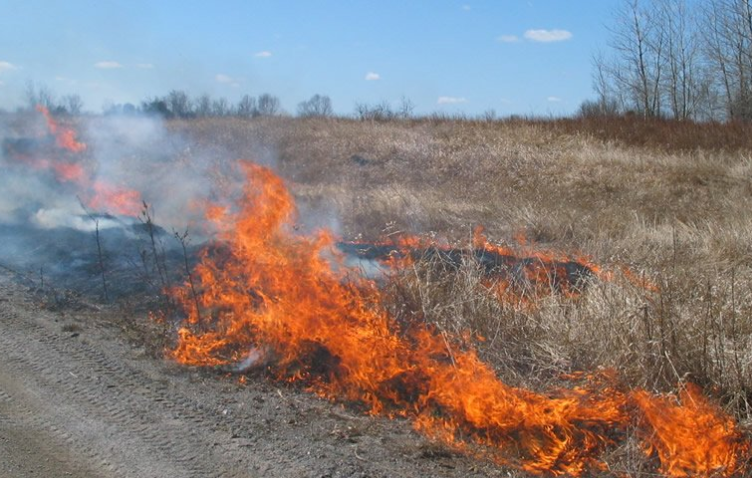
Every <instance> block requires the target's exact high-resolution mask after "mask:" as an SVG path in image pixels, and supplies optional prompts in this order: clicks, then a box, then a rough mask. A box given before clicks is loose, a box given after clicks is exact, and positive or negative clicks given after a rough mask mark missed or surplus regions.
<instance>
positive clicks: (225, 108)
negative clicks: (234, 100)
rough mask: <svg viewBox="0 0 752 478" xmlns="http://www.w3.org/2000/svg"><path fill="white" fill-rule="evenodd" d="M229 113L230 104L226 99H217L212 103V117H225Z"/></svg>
mask: <svg viewBox="0 0 752 478" xmlns="http://www.w3.org/2000/svg"><path fill="white" fill-rule="evenodd" d="M230 113H231V108H230V104H229V103H228V102H227V99H226V98H217V99H216V100H214V101H212V115H214V116H227V115H229V114H230Z"/></svg>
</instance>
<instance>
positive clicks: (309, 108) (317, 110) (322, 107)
mask: <svg viewBox="0 0 752 478" xmlns="http://www.w3.org/2000/svg"><path fill="white" fill-rule="evenodd" d="M332 114H333V112H332V100H331V99H330V98H329V97H328V96H326V95H318V94H316V95H313V96H312V97H311V98H310V99H309V100H307V101H301V102H300V103H298V116H301V117H303V118H311V117H323V118H326V117H329V116H332Z"/></svg>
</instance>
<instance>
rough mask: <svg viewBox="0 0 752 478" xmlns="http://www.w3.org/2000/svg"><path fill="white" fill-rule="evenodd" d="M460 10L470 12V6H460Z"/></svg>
mask: <svg viewBox="0 0 752 478" xmlns="http://www.w3.org/2000/svg"><path fill="white" fill-rule="evenodd" d="M462 9H463V10H465V11H466V12H467V11H470V10H471V7H470V5H462Z"/></svg>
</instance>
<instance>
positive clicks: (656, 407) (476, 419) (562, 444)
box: [169, 162, 749, 477]
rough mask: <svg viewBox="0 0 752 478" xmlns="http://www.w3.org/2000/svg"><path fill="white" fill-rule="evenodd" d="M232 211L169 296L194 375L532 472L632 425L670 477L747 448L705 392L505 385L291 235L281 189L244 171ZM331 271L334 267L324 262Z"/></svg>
mask: <svg viewBox="0 0 752 478" xmlns="http://www.w3.org/2000/svg"><path fill="white" fill-rule="evenodd" d="M241 167H242V169H243V171H244V173H245V174H246V175H247V177H248V181H247V184H246V186H245V188H244V191H243V196H242V198H241V200H240V201H238V203H237V205H236V206H235V207H218V206H211V207H209V208H208V211H209V213H208V217H209V218H210V219H211V220H212V221H213V222H214V223H215V224H216V227H217V229H218V230H219V231H220V232H219V241H218V242H217V243H216V244H214V245H213V246H211V247H210V248H207V249H206V250H205V251H204V253H203V256H202V259H201V262H200V263H199V264H198V266H197V267H196V269H195V271H194V274H193V276H192V277H191V280H190V281H188V283H186V284H185V286H182V287H179V288H176V289H175V290H174V291H173V295H174V296H175V297H176V299H177V300H178V301H179V302H180V303H181V304H182V306H183V308H184V310H185V311H186V314H187V318H186V320H185V323H184V324H183V326H182V327H181V328H180V329H179V337H178V342H177V345H176V347H175V348H174V349H172V350H170V351H169V355H170V356H171V357H173V358H174V359H176V360H177V361H179V362H181V363H184V364H189V365H197V366H215V365H223V364H233V363H236V362H241V361H243V360H244V359H245V360H246V361H250V360H259V359H260V357H263V359H264V361H265V362H266V363H268V364H270V370H272V371H273V372H274V373H276V374H277V375H278V376H279V378H280V379H283V380H300V381H302V382H303V383H305V384H307V385H308V386H309V388H310V389H311V390H313V391H315V392H316V393H318V394H320V395H322V396H325V397H328V398H332V399H338V400H343V401H348V402H354V403H360V404H363V405H365V406H366V407H367V408H368V410H369V411H370V413H373V414H384V415H387V416H403V417H408V418H411V419H412V420H413V421H414V424H415V426H416V428H417V429H419V430H421V431H423V432H424V433H426V434H427V435H429V436H431V437H433V438H435V439H439V440H443V441H445V442H446V443H448V444H450V445H451V446H454V447H457V448H460V449H465V450H467V451H468V452H471V453H478V454H483V455H485V456H489V457H490V458H492V459H494V460H496V461H497V462H499V463H502V464H506V465H510V466H513V467H517V468H520V469H523V470H527V471H529V472H533V473H550V474H554V475H570V476H581V475H583V474H585V473H588V472H591V471H592V472H594V471H598V470H605V469H607V468H608V465H607V463H605V462H604V461H603V460H602V459H601V455H602V452H604V451H605V450H606V449H608V448H610V447H614V446H618V444H619V443H620V442H621V441H622V440H624V438H625V436H626V434H627V432H628V430H629V429H630V428H632V427H633V426H634V424H635V423H639V425H638V426H639V429H640V430H641V435H640V436H641V437H643V438H642V439H643V449H644V450H645V453H646V454H648V455H649V456H650V457H654V458H655V459H657V460H659V463H660V464H659V466H660V470H661V472H662V473H665V474H666V475H667V476H676V477H684V476H731V475H733V474H734V473H737V472H740V471H742V469H743V466H744V465H743V464H744V459H745V458H746V456H747V454H748V451H749V447H748V444H747V443H746V442H745V441H744V440H743V438H742V435H741V433H740V432H739V430H738V429H737V427H736V426H735V424H734V422H733V420H731V419H730V418H729V417H727V416H725V415H724V414H723V413H722V412H721V411H719V410H718V409H716V408H715V407H714V406H713V405H712V404H710V403H709V402H708V401H707V400H705V399H704V398H703V397H702V396H701V395H699V394H697V393H692V392H685V394H684V395H682V397H681V399H682V400H681V404H680V403H678V402H676V401H675V400H671V399H669V398H666V397H660V396H654V395H652V394H650V393H648V392H646V391H643V390H635V391H626V390H624V389H622V388H621V387H619V386H618V385H617V384H618V381H617V379H616V378H615V377H614V376H611V375H609V374H600V375H597V376H590V377H588V376H583V377H582V378H580V380H579V382H578V383H579V385H577V386H574V387H573V388H571V389H556V390H552V391H549V392H547V393H544V394H541V393H536V392H533V391H530V390H525V389H522V388H515V387H510V386H508V385H506V384H504V383H502V382H501V381H500V380H499V379H498V378H497V377H496V375H495V373H494V371H493V370H492V368H491V367H490V366H489V365H488V364H486V363H484V362H482V361H481V360H480V359H479V357H478V355H477V354H476V352H475V351H474V350H472V349H468V348H466V347H465V348H462V347H460V346H458V345H456V344H457V343H459V341H455V340H454V339H453V338H452V337H451V336H448V335H447V334H442V333H438V332H437V331H435V330H433V329H432V328H430V327H428V326H426V325H424V324H402V323H398V322H397V321H396V320H393V319H392V318H391V317H390V316H389V315H388V313H387V312H386V311H385V309H384V308H383V307H382V306H381V305H380V302H381V298H380V295H379V292H378V290H377V288H376V286H375V284H374V283H373V282H371V281H369V280H366V279H364V278H362V277H361V276H359V275H358V274H356V273H355V272H354V271H352V270H349V269H347V268H345V267H343V265H342V264H341V263H340V262H341V261H339V260H338V258H337V253H336V252H335V251H334V242H333V237H332V236H331V235H330V234H329V233H328V232H325V231H322V232H319V233H317V234H314V235H312V236H301V235H297V234H295V233H294V230H293V227H292V224H293V222H294V220H295V207H294V203H293V200H292V197H291V195H290V194H289V192H288V191H287V189H286V188H285V186H284V183H283V181H282V180H281V179H280V178H279V177H277V176H276V175H274V173H272V171H270V170H269V169H266V168H264V167H261V166H258V165H255V164H252V163H248V162H243V163H241ZM333 264H334V265H335V266H333Z"/></svg>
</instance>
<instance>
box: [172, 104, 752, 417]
mask: <svg viewBox="0 0 752 478" xmlns="http://www.w3.org/2000/svg"><path fill="white" fill-rule="evenodd" d="M169 127H170V128H171V129H172V130H174V131H178V132H181V133H183V134H185V135H186V136H188V137H190V138H191V139H192V140H193V141H194V142H195V143H196V144H197V145H198V146H199V147H200V148H206V149H207V150H211V151H215V152H216V153H217V154H222V155H224V156H225V157H228V158H240V157H245V158H249V159H256V160H259V161H261V162H265V163H267V164H273V165H275V166H276V168H277V169H278V170H279V171H280V172H281V174H282V175H283V176H284V177H285V178H286V179H287V180H288V181H289V183H290V185H291V187H292V190H293V192H294V193H295V195H296V197H297V199H298V201H299V203H300V208H301V211H302V218H301V223H302V225H303V227H309V226H312V225H315V224H319V225H321V224H323V225H326V226H333V227H335V228H336V229H338V231H339V232H340V233H341V234H342V235H343V236H344V237H345V238H349V239H352V238H366V239H378V238H379V237H381V236H383V235H385V234H392V233H395V232H399V231H405V232H411V233H423V234H433V235H436V236H440V237H443V238H446V239H447V240H448V241H450V242H454V243H456V244H458V245H460V246H462V245H468V244H469V243H470V236H471V231H472V229H473V227H475V226H476V225H479V224H482V225H483V226H485V228H486V231H487V234H488V236H489V237H490V238H491V239H493V240H495V241H498V242H502V243H506V244H512V245H515V244H517V241H516V240H515V237H518V236H520V235H523V236H524V237H526V240H527V241H528V245H527V246H525V247H532V246H531V245H530V244H531V243H532V244H534V247H537V248H542V249H550V250H557V251H564V252H571V253H583V254H586V255H589V256H591V257H592V260H593V261H594V262H596V263H599V264H602V265H603V266H604V268H606V269H610V270H612V271H613V273H612V274H611V276H612V277H611V279H610V280H600V281H596V282H594V283H593V284H592V285H591V286H590V287H589V288H588V289H587V290H586V291H585V293H583V294H582V295H581V296H579V297H576V298H564V297H561V296H558V295H557V294H555V293H552V294H550V295H548V296H545V297H541V298H540V299H539V300H538V305H537V306H536V307H529V306H525V305H523V304H516V303H514V302H512V303H501V302H499V301H498V300H496V299H495V297H494V296H493V294H492V293H491V292H489V291H488V290H487V288H485V287H484V286H483V283H482V282H483V281H482V280H481V278H480V277H479V273H478V270H477V267H474V266H473V264H467V265H465V266H463V268H461V271H460V273H458V274H453V275H446V274H437V273H432V272H431V271H432V270H435V266H436V265H435V264H433V265H432V264H419V265H418V266H416V267H415V268H412V269H410V270H407V271H406V272H404V273H403V274H401V275H399V276H398V277H395V278H394V280H393V281H392V283H391V286H390V288H389V289H388V292H387V294H388V297H389V298H390V304H389V307H390V308H391V309H392V310H393V312H394V313H395V314H396V315H397V316H398V317H401V318H404V319H407V320H425V321H428V322H431V323H434V324H437V325H438V326H439V327H440V328H441V329H443V330H447V331H451V332H457V333H461V332H462V331H470V332H471V333H470V334H469V335H466V337H468V338H467V340H469V341H472V342H473V343H474V345H476V346H478V347H479V349H480V351H481V353H482V354H483V356H484V357H486V358H487V359H488V360H490V361H491V362H492V363H493V364H495V366H496V367H497V369H498V370H499V373H500V375H501V376H502V377H503V378H504V379H505V380H508V381H510V382H511V383H516V384H521V385H526V386H533V387H543V386H545V385H546V384H547V383H550V382H551V381H555V380H556V377H557V376H558V375H560V374H561V373H563V372H570V371H575V370H595V369H598V368H602V367H603V368H607V367H611V368H615V369H617V370H618V371H619V373H620V375H621V377H622V378H623V380H624V381H625V382H626V383H627V384H629V385H633V386H642V387H645V388H648V389H650V390H654V391H671V390H675V389H676V386H677V384H678V383H680V382H682V381H692V382H695V383H697V384H699V385H700V386H702V387H703V388H704V389H705V391H706V392H707V393H709V394H711V395H713V396H716V397H718V398H719V399H720V400H721V403H723V404H724V405H725V406H726V407H727V408H728V410H729V411H731V412H733V413H735V414H736V415H737V417H739V419H740V420H742V422H743V423H747V424H748V423H750V422H751V421H752V410H751V409H750V399H752V351H750V337H752V207H751V206H752V140H750V138H752V135H750V134H749V133H750V132H752V131H750V129H751V128H752V127H750V126H749V125H742V124H731V125H721V124H708V125H699V124H693V123H675V122H673V123H672V122H665V121H654V122H650V123H644V122H640V121H638V120H636V119H629V118H627V119H623V118H622V119H604V120H602V121H600V120H598V121H596V120H558V121H497V122H486V121H443V120H409V121H391V122H359V121H353V120H345V119H293V118H261V119H256V120H247V121H246V120H238V119H202V120H194V121H174V122H171V123H170V124H169ZM625 270H626V271H628V272H623V271H625ZM647 283H650V284H653V285H654V287H653V286H650V287H647V286H645V284H647ZM479 336H482V337H484V338H485V340H484V341H478V340H476V339H475V338H474V337H479Z"/></svg>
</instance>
